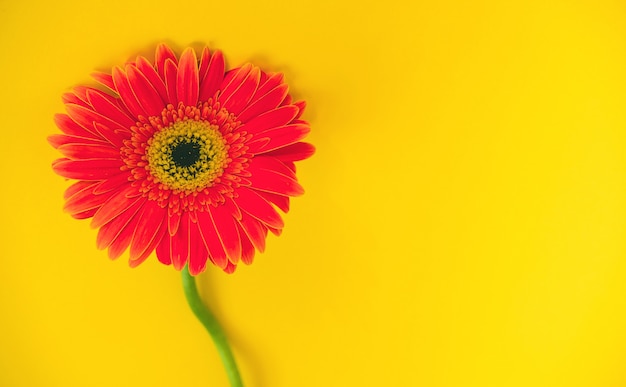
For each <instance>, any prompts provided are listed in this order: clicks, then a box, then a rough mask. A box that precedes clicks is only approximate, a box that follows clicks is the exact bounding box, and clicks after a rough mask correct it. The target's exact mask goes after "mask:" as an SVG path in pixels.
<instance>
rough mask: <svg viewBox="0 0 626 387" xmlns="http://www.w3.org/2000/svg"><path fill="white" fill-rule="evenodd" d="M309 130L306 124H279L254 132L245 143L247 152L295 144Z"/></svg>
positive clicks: (253, 152)
mask: <svg viewBox="0 0 626 387" xmlns="http://www.w3.org/2000/svg"><path fill="white" fill-rule="evenodd" d="M309 132H311V128H310V127H309V125H307V124H291V125H285V126H279V127H276V128H272V129H269V130H266V131H264V132H262V133H258V134H255V137H253V138H252V140H251V141H250V142H248V143H246V145H247V146H248V152H250V153H252V154H259V153H265V152H270V151H273V150H276V149H279V148H282V147H284V146H287V145H291V144H295V143H296V142H298V141H300V140H302V139H303V138H305V137H306V136H307V134H309ZM257 136H258V139H257ZM266 138H267V139H269V141H267V140H265V139H266Z"/></svg>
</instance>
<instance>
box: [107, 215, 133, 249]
mask: <svg viewBox="0 0 626 387" xmlns="http://www.w3.org/2000/svg"><path fill="white" fill-rule="evenodd" d="M138 221H139V216H137V214H135V216H133V217H132V218H131V219H130V220H129V221H128V223H127V224H126V225H124V227H123V228H122V229H121V230H120V232H119V233H118V234H117V236H116V237H115V239H113V242H111V245H110V246H109V258H111V259H116V258H118V257H119V256H120V255H122V253H123V252H124V251H125V250H126V249H127V248H128V246H129V245H130V241H131V240H132V239H133V232H134V231H135V227H137V222H138Z"/></svg>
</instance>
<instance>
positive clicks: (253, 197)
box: [234, 187, 284, 237]
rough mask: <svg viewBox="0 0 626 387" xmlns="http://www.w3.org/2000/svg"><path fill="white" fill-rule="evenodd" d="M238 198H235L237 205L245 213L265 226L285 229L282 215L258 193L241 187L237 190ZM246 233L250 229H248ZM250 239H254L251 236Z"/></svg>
mask: <svg viewBox="0 0 626 387" xmlns="http://www.w3.org/2000/svg"><path fill="white" fill-rule="evenodd" d="M237 194H238V195H239V196H238V197H236V198H234V200H235V203H237V205H238V206H239V208H241V209H242V210H243V211H245V212H247V213H248V214H249V215H251V216H252V217H254V218H255V219H258V220H259V221H261V222H263V223H264V224H266V225H268V226H270V227H274V228H283V227H284V223H283V220H282V218H281V217H280V214H279V213H278V212H276V210H275V209H274V207H272V205H271V204H269V203H268V202H267V200H265V199H264V198H262V197H261V196H260V195H259V194H258V193H256V192H254V191H253V190H251V189H248V188H245V187H241V188H239V189H238V190H237ZM244 226H245V224H244ZM246 231H248V229H247V228H246ZM250 237H252V236H251V235H250Z"/></svg>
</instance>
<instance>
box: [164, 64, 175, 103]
mask: <svg viewBox="0 0 626 387" xmlns="http://www.w3.org/2000/svg"><path fill="white" fill-rule="evenodd" d="M177 77H178V69H177V68H176V64H175V63H174V62H173V61H171V60H169V59H168V60H167V61H165V88H166V89H167V98H168V100H169V102H170V103H171V104H173V105H174V106H176V105H178V95H177V91H176V82H177Z"/></svg>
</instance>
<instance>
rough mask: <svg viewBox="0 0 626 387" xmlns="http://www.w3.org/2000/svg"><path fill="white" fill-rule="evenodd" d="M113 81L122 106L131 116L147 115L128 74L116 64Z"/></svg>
mask: <svg viewBox="0 0 626 387" xmlns="http://www.w3.org/2000/svg"><path fill="white" fill-rule="evenodd" d="M113 82H114V83H115V88H116V89H117V92H118V93H119V95H120V98H121V99H122V102H123V103H124V106H126V108H127V109H128V110H129V111H130V112H131V113H132V114H133V116H134V117H136V118H138V117H139V116H144V117H147V116H148V114H147V113H146V111H145V110H144V109H143V107H142V106H141V104H140V103H139V101H138V100H137V96H136V95H135V93H134V92H133V89H132V87H131V86H130V82H129V80H128V76H127V75H126V74H125V73H124V71H122V69H120V68H119V67H117V66H116V67H114V68H113Z"/></svg>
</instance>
